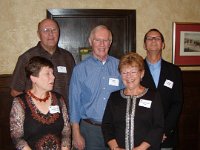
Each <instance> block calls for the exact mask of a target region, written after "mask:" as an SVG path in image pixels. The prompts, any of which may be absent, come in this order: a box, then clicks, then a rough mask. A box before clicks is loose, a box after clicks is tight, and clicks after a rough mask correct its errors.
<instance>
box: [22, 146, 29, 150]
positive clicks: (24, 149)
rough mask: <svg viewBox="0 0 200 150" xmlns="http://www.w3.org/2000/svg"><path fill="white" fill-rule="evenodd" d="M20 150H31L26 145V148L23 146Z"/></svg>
mask: <svg viewBox="0 0 200 150" xmlns="http://www.w3.org/2000/svg"><path fill="white" fill-rule="evenodd" d="M22 150H31V148H30V147H29V146H28V145H26V146H24V147H23V148H22Z"/></svg>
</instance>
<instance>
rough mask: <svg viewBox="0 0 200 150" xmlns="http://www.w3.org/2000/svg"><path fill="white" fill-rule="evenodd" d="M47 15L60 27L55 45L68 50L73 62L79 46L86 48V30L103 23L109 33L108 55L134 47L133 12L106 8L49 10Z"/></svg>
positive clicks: (134, 15)
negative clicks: (109, 46) (57, 42)
mask: <svg viewBox="0 0 200 150" xmlns="http://www.w3.org/2000/svg"><path fill="white" fill-rule="evenodd" d="M47 17H48V18H53V19H54V20H56V21H57V22H58V24H59V26H60V40H59V46H60V47H62V48H64V49H67V50H69V51H70V52H71V53H72V54H73V56H74V58H75V60H76V62H77V61H79V49H80V48H83V47H86V48H89V43H88V37H89V34H90V31H91V30H92V29H93V28H94V27H95V26H97V25H100V24H101V25H106V26H107V27H108V28H109V29H110V30H111V31H112V34H113V43H112V46H111V49H110V52H109V53H110V55H112V56H115V57H117V58H120V57H121V56H122V55H123V54H124V53H125V52H127V51H135V50H136V11H135V10H108V9H107V10H106V9H49V10H47Z"/></svg>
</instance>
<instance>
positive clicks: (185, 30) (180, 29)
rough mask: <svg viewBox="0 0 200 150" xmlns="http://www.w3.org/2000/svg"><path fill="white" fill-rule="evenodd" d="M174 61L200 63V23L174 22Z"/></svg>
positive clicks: (189, 64)
mask: <svg viewBox="0 0 200 150" xmlns="http://www.w3.org/2000/svg"><path fill="white" fill-rule="evenodd" d="M173 63H174V64H176V65H179V66H199V65H200V23H182V22H174V23H173Z"/></svg>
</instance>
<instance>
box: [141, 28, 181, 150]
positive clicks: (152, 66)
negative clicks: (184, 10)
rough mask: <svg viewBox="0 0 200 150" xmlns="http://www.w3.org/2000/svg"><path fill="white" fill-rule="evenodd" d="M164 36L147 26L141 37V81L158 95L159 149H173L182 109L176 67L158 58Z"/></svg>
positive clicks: (179, 73) (178, 74)
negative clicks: (161, 117) (161, 123)
mask: <svg viewBox="0 0 200 150" xmlns="http://www.w3.org/2000/svg"><path fill="white" fill-rule="evenodd" d="M164 47H165V43H164V37H163V35H162V33H161V32H160V31H159V30H157V29H150V30H149V31H148V32H147V33H146V34H145V37H144V48H145V50H146V52H147V56H146V59H145V75H144V77H143V79H142V85H144V86H146V87H148V88H151V89H156V90H157V91H159V93H160V95H161V100H162V104H163V109H164V118H165V127H164V133H163V141H162V143H161V150H173V149H174V148H175V147H176V144H177V141H178V137H177V136H178V135H177V124H178V119H179V116H180V112H181V109H182V103H183V97H182V75H181V70H180V69H179V67H177V66H175V65H174V64H172V63H169V62H167V61H165V60H163V59H162V50H163V49H164Z"/></svg>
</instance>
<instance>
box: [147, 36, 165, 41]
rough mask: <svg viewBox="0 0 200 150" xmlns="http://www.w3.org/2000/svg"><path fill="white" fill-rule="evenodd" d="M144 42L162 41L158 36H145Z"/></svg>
mask: <svg viewBox="0 0 200 150" xmlns="http://www.w3.org/2000/svg"><path fill="white" fill-rule="evenodd" d="M146 40H148V41H153V40H155V41H161V40H162V39H161V37H160V36H156V37H151V36H147V37H146Z"/></svg>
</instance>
